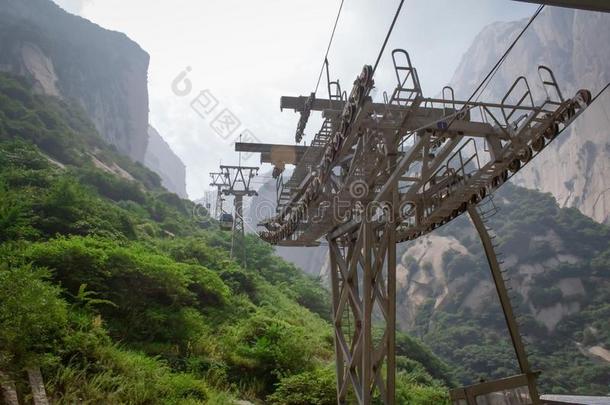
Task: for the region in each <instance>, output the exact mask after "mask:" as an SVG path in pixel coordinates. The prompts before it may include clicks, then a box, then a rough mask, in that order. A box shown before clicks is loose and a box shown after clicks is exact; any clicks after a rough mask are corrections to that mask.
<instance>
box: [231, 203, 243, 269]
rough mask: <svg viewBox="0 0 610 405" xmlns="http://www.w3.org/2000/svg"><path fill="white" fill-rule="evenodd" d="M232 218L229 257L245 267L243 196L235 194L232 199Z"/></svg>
mask: <svg viewBox="0 0 610 405" xmlns="http://www.w3.org/2000/svg"><path fill="white" fill-rule="evenodd" d="M233 207H234V213H235V215H234V218H233V229H232V235H231V258H233V259H239V260H240V261H241V264H242V266H244V268H245V267H246V235H245V227H244V215H243V207H244V196H243V194H236V195H235V198H234V199H233Z"/></svg>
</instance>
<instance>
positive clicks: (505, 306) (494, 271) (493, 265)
mask: <svg viewBox="0 0 610 405" xmlns="http://www.w3.org/2000/svg"><path fill="white" fill-rule="evenodd" d="M468 215H470V219H471V220H472V223H473V224H474V227H475V228H476V230H477V232H478V233H479V237H480V238H481V243H482V244H483V249H484V250H485V256H487V262H488V263H489V268H490V270H491V275H492V278H493V281H494V284H495V286H496V292H497V293H498V298H499V299H500V305H501V306H502V312H503V313H504V319H505V320H506V326H507V327H508V331H509V334H510V338H511V341H512V344H513V348H514V349H515V354H516V355H517V361H518V362H519V368H520V370H521V373H523V374H526V375H527V379H528V387H529V390H530V394H531V396H532V403H534V404H538V403H540V400H539V396H538V390H537V388H536V381H535V375H534V373H532V369H531V368H530V364H529V361H528V359H527V353H526V352H525V347H524V345H523V341H522V340H521V335H520V334H519V325H518V324H517V321H516V319H515V315H514V313H513V307H512V305H511V303H510V297H509V296H508V292H507V291H506V285H505V284H504V279H503V278H502V272H501V269H500V264H499V263H498V258H497V257H496V253H495V251H494V247H493V243H492V241H491V237H490V236H489V233H488V232H487V228H486V227H485V223H484V222H483V219H482V218H481V216H480V215H479V213H478V212H477V208H476V206H474V205H469V206H468Z"/></svg>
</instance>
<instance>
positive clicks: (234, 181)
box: [220, 165, 259, 267]
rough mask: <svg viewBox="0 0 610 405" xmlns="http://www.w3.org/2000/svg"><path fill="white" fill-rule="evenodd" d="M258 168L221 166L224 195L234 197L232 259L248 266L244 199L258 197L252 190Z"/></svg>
mask: <svg viewBox="0 0 610 405" xmlns="http://www.w3.org/2000/svg"><path fill="white" fill-rule="evenodd" d="M258 169H259V168H258V167H253V166H226V165H221V166H220V174H221V176H220V177H221V178H222V181H223V182H224V184H225V186H224V187H223V189H222V190H221V192H222V194H224V195H230V196H233V197H234V198H233V214H234V215H233V228H232V233H231V257H232V258H239V259H240V260H241V263H242V265H243V266H244V267H246V266H247V256H246V239H245V224H244V216H243V201H244V197H252V196H255V195H258V193H257V192H256V190H254V189H252V188H251V182H252V179H253V178H254V177H256V175H257V174H258Z"/></svg>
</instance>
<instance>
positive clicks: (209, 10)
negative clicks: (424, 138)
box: [56, 0, 536, 199]
mask: <svg viewBox="0 0 610 405" xmlns="http://www.w3.org/2000/svg"><path fill="white" fill-rule="evenodd" d="M56 2H57V3H58V4H60V5H61V6H62V7H64V8H65V9H66V10H68V11H70V12H72V13H75V14H80V15H81V16H83V17H85V18H87V19H89V20H91V21H93V22H95V23H97V24H99V25H101V26H102V27H105V28H108V29H112V30H117V31H121V32H124V33H125V34H127V35H128V36H129V37H130V38H131V39H133V40H134V41H136V42H138V43H139V44H140V45H141V46H142V48H144V50H146V51H147V52H148V53H149V54H150V56H151V60H150V70H149V93H150V122H151V124H152V125H153V126H154V127H156V128H157V130H158V131H159V132H160V133H161V135H162V136H163V137H164V138H165V140H166V141H167V142H168V143H169V144H170V146H171V147H172V149H173V150H174V152H175V153H176V154H177V155H178V156H179V157H180V158H181V159H182V161H183V162H184V163H185V165H186V166H187V189H188V193H189V196H190V198H193V199H195V198H200V197H201V196H202V195H203V193H204V191H205V190H206V189H208V188H209V187H208V184H209V176H208V173H209V172H210V171H214V170H217V169H218V165H219V163H220V162H221V161H222V163H223V164H235V163H237V159H238V158H237V154H236V153H235V152H234V151H233V150H234V145H233V142H234V141H235V138H236V137H238V136H239V135H238V134H239V133H241V132H243V131H245V130H246V129H247V130H249V131H251V132H250V133H251V134H253V136H254V137H256V139H257V140H258V141H260V142H268V143H293V142H294V131H295V127H296V122H297V120H298V115H296V114H294V113H293V112H291V111H284V112H283V113H281V112H280V110H279V100H280V96H282V95H295V96H296V95H308V94H309V93H310V92H311V91H313V89H314V87H315V84H316V80H317V76H318V73H319V70H320V66H321V63H322V60H323V56H324V52H325V49H326V45H327V42H328V37H329V35H330V31H331V28H332V24H333V22H334V18H335V16H336V13H337V10H338V6H339V1H330V0H249V1H245V0H239V1H238V0H173V1H169V0H166V1H162V0H129V1H125V0H56ZM398 3H399V1H398V0H376V1H371V0H345V4H344V7H343V12H342V14H341V18H340V20H339V24H338V27H337V33H336V36H335V40H334V42H333V45H332V48H331V51H330V55H329V62H330V71H331V78H332V79H337V78H338V79H340V82H341V83H342V84H343V88H344V89H345V90H348V91H349V89H350V85H351V83H352V82H353V80H354V79H355V77H356V75H357V74H358V73H359V72H360V70H361V69H362V66H363V65H364V64H373V63H374V62H375V58H376V56H377V53H378V52H379V49H380V47H381V44H382V42H383V38H384V36H385V34H386V32H387V29H388V27H389V25H390V22H391V20H392V18H393V15H394V12H395V10H396V7H397V5H398ZM535 8H536V6H533V5H530V4H523V3H518V2H513V1H510V0H407V1H406V2H405V5H404V6H403V10H402V13H401V16H400V18H399V20H398V23H397V25H396V28H395V30H394V33H393V35H392V38H391V40H390V42H389V44H388V47H387V51H386V54H385V56H384V57H383V59H382V62H381V64H380V66H379V69H378V72H377V75H376V77H375V82H376V87H377V88H378V89H379V90H380V91H383V90H387V91H388V92H390V91H391V90H392V89H393V87H394V85H395V84H394V80H395V79H394V78H393V76H392V75H393V71H392V69H391V58H390V53H389V51H391V50H392V49H394V48H404V49H406V50H407V51H408V52H409V53H410V55H411V59H412V62H413V64H414V65H415V66H416V67H417V69H418V73H419V76H420V80H421V84H422V87H423V89H424V95H430V96H433V95H436V94H437V93H438V92H439V91H440V89H441V88H442V87H443V86H444V85H445V84H447V83H448V82H449V81H450V79H451V76H452V74H453V72H454V70H455V69H456V67H457V65H458V64H459V61H460V58H461V55H462V54H463V53H464V52H465V51H466V49H467V48H468V47H469V45H470V44H471V42H472V40H473V38H474V37H475V35H476V34H477V33H478V32H479V31H480V30H481V29H482V28H483V27H484V26H485V25H487V24H490V23H492V22H495V21H511V20H516V19H520V18H525V17H528V16H530V15H531V14H532V13H533V12H534V10H535ZM187 68H188V69H189V72H188V74H187V75H186V76H185V77H186V79H187V80H188V81H189V83H190V88H189V87H188V85H187V83H186V82H185V81H183V80H181V81H180V82H179V84H178V86H172V83H173V82H174V81H175V79H176V77H178V76H179V75H180V74H181V73H183V72H185V70H186V69H187ZM320 88H321V89H320V90H319V91H318V96H319V97H322V96H325V95H326V90H325V81H323V83H322V85H321V86H320ZM176 89H177V90H178V91H176ZM189 90H190V91H189ZM202 91H207V92H206V93H205V94H204V95H201V92H202ZM211 97H213V98H211ZM193 100H197V101H198V103H196V106H197V107H198V111H199V113H198V112H196V111H195V110H193V108H192V107H191V103H192V102H193ZM210 100H216V101H217V103H218V104H217V105H216V108H214V109H213V110H212V111H211V112H208V109H211V107H213V106H214V105H215V103H213V102H210V103H208V101H210ZM204 105H207V109H206V108H203V107H202V106H204ZM225 109H228V111H230V112H231V113H233V115H234V116H235V117H236V118H237V119H238V120H239V121H240V123H241V124H240V126H239V127H238V128H235V132H233V133H232V134H227V133H226V131H223V130H221V131H220V132H221V133H222V135H223V136H226V138H223V136H220V135H218V134H216V133H215V131H214V130H213V129H212V128H211V127H210V124H211V123H212V121H213V119H214V118H215V117H216V116H217V115H218V114H219V113H222V112H223V111H225ZM225 115H226V112H224V113H223V115H222V116H223V117H224V116H225ZM310 122H311V123H315V122H317V121H314V120H312V121H310ZM317 129H318V128H317V125H316V126H314V125H310V126H308V128H307V131H306V138H305V140H306V141H308V142H309V141H310V140H311V138H312V136H313V133H314V132H315V131H316V130H317ZM242 163H244V162H242ZM245 163H248V164H252V165H258V156H253V157H251V158H250V159H249V160H247V161H245Z"/></svg>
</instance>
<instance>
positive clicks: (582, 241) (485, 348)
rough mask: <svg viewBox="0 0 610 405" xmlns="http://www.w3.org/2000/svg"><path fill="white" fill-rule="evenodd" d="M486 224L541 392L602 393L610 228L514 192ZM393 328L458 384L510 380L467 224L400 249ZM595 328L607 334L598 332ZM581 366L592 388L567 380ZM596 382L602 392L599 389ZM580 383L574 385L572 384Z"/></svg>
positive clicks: (500, 323)
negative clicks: (437, 359)
mask: <svg viewBox="0 0 610 405" xmlns="http://www.w3.org/2000/svg"><path fill="white" fill-rule="evenodd" d="M495 203H496V205H497V207H498V208H499V211H498V213H497V214H496V215H495V216H493V217H491V218H489V219H488V222H487V226H488V227H489V228H491V229H492V232H493V233H494V234H495V235H497V238H496V239H494V242H495V244H496V246H497V248H496V251H497V252H498V254H499V258H500V260H501V262H502V264H501V267H502V270H503V271H504V277H505V279H506V283H507V286H508V287H509V289H510V291H509V293H510V295H511V300H512V304H513V306H514V308H515V314H516V316H517V317H518V320H519V323H520V327H521V331H522V332H523V333H524V335H526V336H527V338H526V342H527V343H528V351H529V353H530V355H533V357H532V362H533V363H534V367H535V368H537V369H540V370H542V371H543V375H542V380H541V382H542V386H543V387H544V390H546V392H553V391H558V390H559V392H562V391H563V392H566V391H567V392H577V391H576V390H578V392H581V393H589V394H593V393H601V394H604V395H605V394H606V393H607V384H608V383H610V380H609V379H608V375H610V374H608V371H609V370H610V362H609V361H608V360H610V356H607V354H610V340H609V338H610V335H609V334H608V331H610V328H608V326H609V325H608V319H610V318H609V317H610V306H608V299H609V297H610V274H609V273H608V269H609V268H610V245H608V238H609V237H610V228H609V227H608V226H605V225H602V224H597V223H596V222H594V221H593V220H591V219H589V218H588V217H586V216H584V215H583V214H581V213H580V212H579V211H578V210H576V209H574V208H569V209H568V208H560V207H559V206H558V205H557V204H556V201H555V200H554V198H553V197H552V196H551V195H550V194H541V193H539V192H537V191H533V190H527V189H524V188H520V187H516V186H513V185H511V184H506V185H504V186H503V187H502V188H501V189H500V191H499V192H498V193H496V197H495ZM399 257H400V258H401V260H400V264H399V265H398V266H397V281H398V288H397V318H398V319H397V320H398V324H399V327H400V328H401V329H402V330H404V331H409V332H410V333H414V334H416V335H419V336H420V337H421V338H422V339H423V340H424V341H425V342H427V343H428V344H429V345H430V346H431V347H432V348H433V349H434V350H435V352H436V353H437V354H438V355H440V356H441V357H442V358H443V359H445V360H446V361H448V362H449V363H450V364H452V365H453V366H454V367H456V370H458V378H459V379H460V380H461V381H462V382H463V383H465V384H467V383H472V382H474V381H475V380H476V378H477V376H480V375H483V376H485V378H500V377H506V376H507V375H509V374H510V373H515V372H517V368H516V365H515V363H514V355H513V353H512V352H511V348H510V345H509V342H508V341H507V330H506V325H505V323H504V320H503V316H502V313H501V312H500V305H499V302H498V298H497V294H496V291H495V286H494V284H493V282H492V278H491V274H490V271H489V266H488V265H487V262H486V259H485V256H484V254H483V250H482V245H481V242H480V240H479V238H478V235H477V234H476V232H475V231H474V227H473V226H472V224H470V221H469V220H468V218H467V217H466V216H462V217H460V218H457V219H456V220H454V221H452V222H451V223H450V224H448V225H446V226H444V227H441V228H440V229H438V230H436V231H434V232H433V233H431V234H430V235H427V236H425V237H422V238H419V239H418V240H416V241H413V242H409V243H406V244H402V245H400V246H399ZM602 330H603V331H604V332H602ZM577 367H585V368H586V367H588V368H590V369H591V370H595V371H592V373H593V374H595V376H596V377H595V378H593V379H592V380H595V381H596V382H595V383H594V384H593V383H591V385H589V386H585V385H583V384H582V381H580V380H578V379H576V378H574V376H575V375H577V374H578V371H577ZM597 384H599V385H597ZM579 385H580V386H579Z"/></svg>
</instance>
